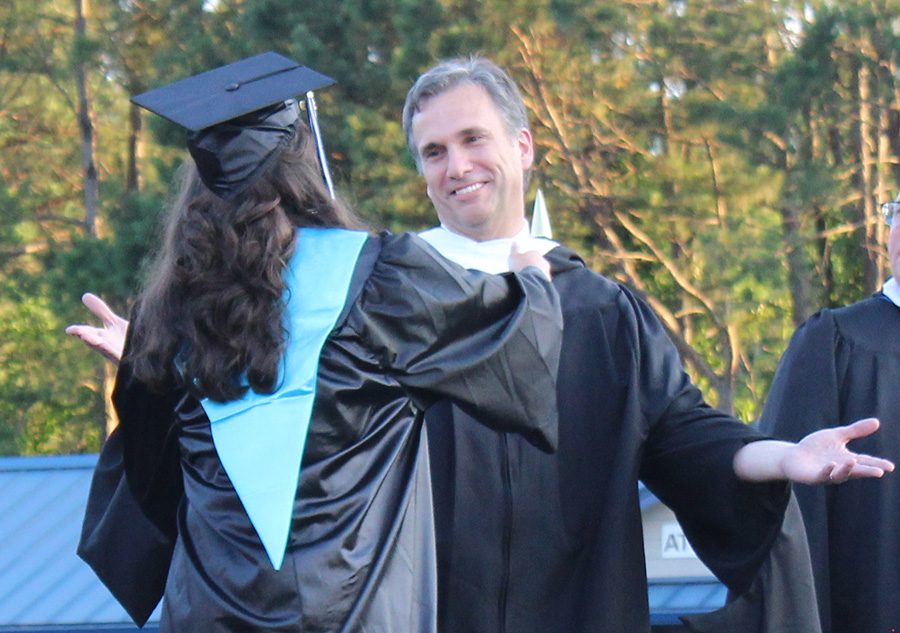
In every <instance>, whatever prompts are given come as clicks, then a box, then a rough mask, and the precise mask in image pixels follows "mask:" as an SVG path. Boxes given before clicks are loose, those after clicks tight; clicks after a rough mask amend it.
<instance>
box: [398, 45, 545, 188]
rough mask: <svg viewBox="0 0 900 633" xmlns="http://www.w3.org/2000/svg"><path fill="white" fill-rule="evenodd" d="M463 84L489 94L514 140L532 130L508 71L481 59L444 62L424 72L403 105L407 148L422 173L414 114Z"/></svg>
mask: <svg viewBox="0 0 900 633" xmlns="http://www.w3.org/2000/svg"><path fill="white" fill-rule="evenodd" d="M464 82H465V83H470V84H475V85H476V86H481V87H482V88H484V89H485V90H486V91H487V93H488V95H490V97H491V100H492V101H493V102H494V105H495V106H496V107H497V112H498V113H499V114H500V118H501V119H502V120H503V123H504V124H505V125H506V129H507V131H508V132H509V134H510V136H511V137H514V136H515V135H516V134H517V133H518V132H519V130H521V129H526V130H529V127H528V113H527V111H526V110H525V103H524V102H523V101H522V94H521V93H520V92H519V88H518V86H516V83H515V82H514V81H513V80H512V78H511V77H510V76H509V75H508V74H507V73H506V71H505V70H503V69H502V68H500V67H499V66H498V65H497V64H495V63H494V62H492V61H490V60H488V59H485V58H484V57H478V56H472V57H457V58H455V59H447V60H444V61H442V62H440V63H438V64H437V65H436V66H433V67H432V68H430V69H429V70H427V71H425V73H423V74H422V75H421V76H420V77H419V78H418V79H417V80H416V83H414V84H413V87H412V88H410V89H409V92H408V93H407V95H406V103H404V104H403V132H404V133H405V134H406V145H407V147H409V151H410V153H411V154H412V157H413V159H415V161H416V167H417V168H418V169H419V171H421V170H422V163H421V160H422V157H421V156H419V152H418V150H416V141H415V139H414V138H413V135H412V119H413V115H415V113H416V112H417V111H418V110H419V107H420V105H421V104H422V102H423V101H425V100H427V99H429V98H431V97H434V96H437V95H439V94H441V93H443V92H446V91H447V90H450V89H451V88H454V87H456V86H458V85H459V84H461V83H464Z"/></svg>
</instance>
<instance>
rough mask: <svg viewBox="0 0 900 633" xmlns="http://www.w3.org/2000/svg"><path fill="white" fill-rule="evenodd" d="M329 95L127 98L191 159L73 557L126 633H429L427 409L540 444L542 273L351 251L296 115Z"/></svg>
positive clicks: (351, 224)
mask: <svg viewBox="0 0 900 633" xmlns="http://www.w3.org/2000/svg"><path fill="white" fill-rule="evenodd" d="M329 83H331V81H330V79H329V78H327V77H325V76H323V75H320V74H319V73H316V72H315V71H312V70H310V69H308V68H304V67H303V66H300V65H299V64H297V63H295V62H293V61H292V60H289V59H287V58H284V57H282V56H280V55H277V54H274V53H266V54H263V55H259V56H256V57H253V58H249V59H246V60H243V61H240V62H237V63H235V64H230V65H228V66H224V67H222V68H218V69H214V70H212V71H208V72H206V73H203V74H201V75H197V76H195V77H191V78H188V79H185V80H182V81H180V82H176V83H175V84H172V85H170V86H166V87H164V88H160V89H157V90H154V91H151V92H149V93H145V94H143V95H140V96H138V97H135V98H134V101H135V102H136V103H138V104H139V105H141V106H143V107H145V108H148V109H150V110H152V111H154V112H156V113H158V114H160V115H162V116H164V117H166V118H168V119H170V120H173V121H175V122H177V123H179V124H181V125H183V126H184V127H186V128H187V129H188V130H189V135H188V148H189V150H190V153H191V157H192V160H191V161H188V162H187V163H186V165H185V173H184V183H183V186H182V191H181V194H180V196H179V198H178V199H177V201H176V202H175V203H174V205H173V208H172V209H171V212H170V216H169V219H168V225H167V233H166V238H165V242H164V244H163V247H162V249H161V252H160V255H159V257H158V261H157V262H156V268H155V271H154V272H153V274H152V275H151V277H150V279H149V282H148V284H147V286H146V288H145V289H144V291H143V292H142V294H141V295H140V298H139V299H138V301H137V303H136V308H135V311H134V313H133V314H132V317H131V321H130V325H129V326H128V334H127V340H126V343H125V351H124V354H123V356H122V360H121V363H120V365H119V370H118V374H117V377H116V385H115V391H114V394H113V402H114V405H115V408H116V411H117V413H118V415H119V418H120V425H119V428H118V429H117V430H116V431H115V432H114V433H113V434H112V435H111V437H110V438H109V440H108V441H107V443H106V444H105V446H104V448H103V452H102V454H101V456H100V460H99V462H98V465H97V470H96V473H95V477H94V481H93V484H92V490H91V495H90V499H89V502H88V508H87V511H86V516H85V523H84V527H83V532H82V539H81V542H80V545H79V554H80V555H81V556H82V557H83V558H84V559H85V560H86V561H87V562H88V563H89V564H90V565H91V566H92V567H93V569H94V570H95V571H96V573H97V574H98V576H99V577H100V578H101V579H102V580H103V581H104V583H105V584H106V585H107V586H108V587H109V588H110V590H111V591H112V592H113V594H114V595H115V596H116V597H117V599H119V601H120V602H121V603H122V604H123V606H124V607H125V608H126V609H127V610H128V612H129V613H130V614H131V616H132V617H133V618H134V620H135V621H136V622H137V623H138V624H143V622H145V621H146V619H147V617H148V616H149V615H150V613H151V612H152V610H153V609H154V607H155V606H156V604H157V603H158V601H159V599H160V596H161V595H163V594H164V597H165V599H164V601H163V608H162V620H161V624H160V630H162V631H284V632H288V631H292V632H293V631H297V632H299V631H303V632H304V633H313V632H322V633H324V632H331V633H334V632H338V631H345V632H348V633H349V632H353V631H360V632H362V631H367V632H374V631H410V632H416V633H428V632H429V631H433V630H434V629H435V622H436V614H435V608H436V581H435V552H434V525H433V508H432V497H431V486H430V477H429V464H428V459H427V437H426V434H425V429H424V427H423V421H422V414H421V412H422V411H423V410H424V409H425V408H426V407H427V406H428V405H429V404H430V403H432V402H433V401H435V400H437V399H439V398H450V399H451V400H452V401H454V402H455V403H457V404H458V405H459V406H460V407H462V408H464V409H466V410H468V411H470V412H471V413H472V414H473V415H476V414H477V416H478V419H479V420H480V421H482V422H483V423H485V424H489V425H492V426H493V427H494V428H496V429H498V430H503V431H510V432H516V433H520V434H522V435H523V437H526V438H527V439H528V441H529V442H531V443H533V444H534V445H535V446H536V447H538V448H539V449H541V450H547V451H550V450H553V449H554V447H555V445H556V425H557V414H556V404H555V400H556V399H555V382H554V381H555V373H556V368H557V366H558V362H559V347H560V336H561V315H560V310H559V305H558V297H557V296H556V294H555V292H554V291H553V289H552V286H551V285H550V281H549V276H548V273H547V270H549V269H548V268H546V262H545V261H544V260H543V258H541V257H540V256H539V255H538V254H536V253H533V252H516V253H513V254H512V255H511V259H510V261H511V264H512V268H513V270H514V271H516V272H512V273H508V274H505V275H496V276H495V275H488V274H483V273H478V272H471V271H465V270H463V269H462V268H461V267H459V266H457V265H456V264H453V263H451V262H449V261H447V260H445V259H443V258H442V257H441V256H440V255H438V254H437V252H436V251H434V250H433V249H432V248H431V247H430V246H429V245H427V244H426V243H425V242H423V241H421V240H420V239H419V238H417V237H416V236H413V235H392V234H388V233H383V234H380V235H370V234H368V233H367V232H365V231H361V230H357V228H358V226H359V223H358V222H357V221H355V220H354V218H353V217H352V214H350V213H349V212H348V211H347V210H346V209H345V208H344V207H343V206H342V205H341V204H340V203H339V202H336V201H334V200H333V199H332V195H331V193H330V191H329V184H330V183H329V182H323V181H322V172H325V173H327V164H326V163H325V162H324V161H322V162H321V163H320V162H317V161H316V150H317V149H318V150H319V151H318V153H319V155H320V157H321V158H324V152H322V151H321V144H320V143H315V142H314V141H313V132H315V131H316V129H317V126H316V125H315V123H314V117H312V121H311V123H312V125H311V126H310V127H307V126H306V125H305V124H304V123H303V122H302V120H301V118H300V108H299V106H298V103H297V102H296V101H295V100H294V97H295V96H297V95H301V94H303V93H306V92H308V91H311V90H313V89H316V88H320V87H323V86H325V85H327V84H329ZM309 114H310V115H312V114H314V111H313V110H310V112H309ZM310 128H312V132H311V130H310Z"/></svg>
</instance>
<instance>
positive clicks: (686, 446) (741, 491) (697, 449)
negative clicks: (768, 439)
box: [622, 292, 790, 593]
mask: <svg viewBox="0 0 900 633" xmlns="http://www.w3.org/2000/svg"><path fill="white" fill-rule="evenodd" d="M623 299H624V300H625V301H627V303H628V304H630V305H626V306H623V307H622V310H623V311H624V312H626V313H629V314H631V315H632V319H633V321H632V323H631V326H630V327H631V328H632V332H630V333H629V334H628V336H629V338H631V340H632V341H633V346H634V350H633V352H632V353H633V354H634V355H635V360H634V362H635V363H636V365H637V367H638V373H639V381H640V382H639V388H640V393H641V396H642V398H641V399H642V402H641V409H642V413H643V415H644V416H645V418H646V425H647V439H646V442H645V453H644V456H643V459H642V460H641V472H640V477H641V479H642V480H643V481H644V483H645V484H646V485H647V487H648V488H649V489H650V490H651V491H652V492H653V493H654V494H655V495H656V496H657V497H659V499H660V500H661V501H663V503H665V504H666V505H667V506H668V507H669V508H671V509H672V511H673V512H674V513H675V515H676V517H677V518H678V521H679V523H680V524H681V526H682V527H683V528H684V531H685V535H686V536H687V537H688V539H689V540H690V542H691V545H692V546H693V547H694V549H695V551H696V552H697V554H698V555H699V556H700V558H701V559H702V560H703V562H704V563H705V564H706V565H707V566H708V567H709V568H710V569H711V570H712V571H713V572H714V573H715V574H716V576H718V577H719V579H721V580H722V581H723V582H724V583H726V584H727V585H728V587H729V588H730V589H732V590H733V591H736V592H739V593H740V592H744V591H746V590H747V589H748V588H749V587H750V584H751V582H752V581H753V579H754V578H755V577H756V575H757V573H758V571H759V569H760V566H761V565H762V563H763V561H764V560H765V558H766V557H767V556H768V554H769V550H770V548H771V546H772V543H773V542H774V540H775V538H776V537H777V535H778V532H779V530H780V528H781V522H782V518H783V513H784V509H785V507H786V505H787V501H788V497H789V493H790V488H789V486H788V485H787V484H785V483H782V482H776V483H764V484H759V483H747V482H744V481H741V480H740V479H738V477H737V475H736V474H735V472H734V466H733V461H734V455H735V453H736V452H737V451H738V450H740V448H742V447H743V446H744V445H746V444H747V443H749V442H753V441H756V440H759V439H764V437H765V436H763V435H762V434H761V433H759V432H757V431H756V430H754V429H752V428H750V427H748V426H747V425H745V424H743V423H742V422H741V421H739V420H737V419H735V418H733V417H731V416H729V415H726V414H725V413H723V412H721V411H719V410H717V409H714V408H712V407H710V406H709V405H708V404H707V403H706V402H705V401H704V399H703V396H702V395H701V393H700V391H699V390H698V389H697V387H696V386H694V384H693V383H692V382H691V380H690V378H689V377H688V376H687V374H686V373H685V371H684V368H683V366H682V364H681V360H680V357H679V354H678V352H677V350H676V349H675V346H674V344H673V343H672V341H671V340H670V339H669V337H668V335H667V333H666V332H665V330H664V329H663V327H662V324H661V323H660V322H659V320H658V319H657V318H656V316H655V315H654V314H653V312H652V311H651V310H650V308H649V307H648V306H646V305H645V304H644V303H643V302H642V301H639V300H637V299H636V298H634V297H632V296H631V295H630V294H628V293H627V292H626V293H624V297H623Z"/></svg>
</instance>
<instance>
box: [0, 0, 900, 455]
mask: <svg viewBox="0 0 900 633" xmlns="http://www.w3.org/2000/svg"><path fill="white" fill-rule="evenodd" d="M87 6H88V8H89V11H90V12H89V13H88V15H87V16H86V17H87V29H86V32H85V34H84V36H83V37H79V38H76V37H75V34H74V29H73V22H74V9H73V5H72V3H71V2H70V1H68V0H7V1H6V2H4V3H2V4H0V51H2V55H0V152H2V155H3V157H4V158H3V160H2V161H0V214H2V217H3V218H4V222H3V223H0V288H2V290H3V294H2V295H0V341H2V343H0V349H2V350H3V351H2V356H3V358H2V361H3V362H2V367H0V453H6V452H11V453H35V452H52V451H83V450H94V449H96V447H97V443H98V442H99V441H100V438H101V436H102V433H103V432H102V430H101V429H102V420H103V411H104V401H103V395H102V392H103V389H102V377H101V375H100V373H99V371H100V369H99V367H100V365H99V361H98V359H96V358H94V357H93V356H92V355H91V354H90V353H88V352H87V351H86V350H84V349H83V348H81V347H80V346H79V345H78V344H77V343H76V342H74V341H70V340H67V339H66V338H65V337H64V336H63V335H62V334H61V330H62V327H63V326H64V325H65V324H66V323H68V322H71V321H73V320H82V319H84V318H86V316H87V315H86V314H85V311H84V310H83V308H82V307H81V306H80V303H79V297H80V295H81V294H82V293H83V292H84V291H87V290H91V291H94V292H98V293H100V294H102V295H103V296H104V297H106V298H107V299H108V300H109V301H110V302H111V303H112V304H113V306H114V307H115V308H116V309H118V310H120V311H125V310H127V308H128V305H129V302H130V299H131V298H132V297H133V296H134V293H135V292H136V290H137V289H138V288H139V286H140V284H141V279H142V275H143V274H144V273H143V271H144V268H145V265H146V261H147V255H148V253H149V252H150V251H152V249H153V247H154V245H155V244H157V243H158V240H159V235H158V231H159V229H158V227H159V219H160V215H161V213H162V212H163V210H164V208H165V204H166V197H167V195H168V193H169V190H170V187H171V183H172V182H173V173H174V169H175V166H176V165H177V164H178V162H179V160H180V157H181V156H183V154H184V152H183V142H184V132H183V130H181V129H179V128H178V127H177V126H174V125H172V124H170V123H167V122H165V121H163V120H162V119H160V118H159V117H146V116H145V117H143V126H138V127H135V125H134V122H133V120H132V118H131V115H132V111H131V109H130V107H129V104H128V100H127V97H128V96H130V95H133V94H136V93H138V92H142V91H144V90H146V89H148V88H151V87H155V86H158V85H160V84H162V83H165V82H167V81H170V80H172V79H176V78H180V77H184V76H187V75H189V74H192V73H194V72H198V71H201V70H203V69H206V68H209V67H212V66H216V65H219V64H222V63H226V62H230V61H233V60H235V59H238V58H240V57H243V56H246V55H249V54H253V53H258V52H262V51H264V50H276V51H279V52H282V53H285V54H288V55H291V56H294V57H295V58H297V59H299V60H301V61H302V62H304V63H306V64H308V65H310V66H312V67H315V68H318V69H321V70H323V71H324V72H326V73H328V74H330V75H332V76H334V77H335V78H336V79H337V80H338V84H337V85H336V86H334V87H332V88H330V89H328V90H324V91H320V93H319V94H318V95H317V99H318V103H319V114H320V119H321V123H322V128H323V130H324V132H325V135H326V147H327V150H328V152H329V157H330V162H331V164H332V168H333V171H334V173H335V176H336V179H337V182H338V186H339V190H340V193H341V195H342V196H344V197H345V198H346V199H348V200H349V201H350V202H351V203H352V204H353V205H354V207H355V208H357V209H358V211H359V213H360V214H361V215H362V216H363V217H364V218H365V219H367V220H369V221H370V222H371V224H372V225H373V226H374V227H388V228H391V229H393V230H403V229H420V228H424V227H426V226H429V225H431V224H432V223H433V222H434V218H433V210H432V209H431V206H430V204H429V202H428V200H427V198H426V197H425V196H424V190H423V185H422V182H421V179H420V178H419V177H418V176H417V175H416V173H415V168H414V166H413V164H412V162H411V160H410V158H409V156H408V153H407V151H406V148H405V144H404V139H403V137H402V132H401V129H400V121H399V118H400V109H401V107H402V103H403V99H404V97H405V94H406V90H407V89H408V87H409V86H410V85H411V83H412V81H413V80H414V79H415V77H416V76H417V75H418V73H419V72H421V71H422V70H424V69H425V68H427V67H429V66H431V65H432V64H433V63H434V62H435V61H436V60H437V59H438V58H442V57H447V56H457V55H466V54H470V53H475V52H480V53H482V54H484V55H486V56H488V57H491V58H493V59H495V60H496V61H497V62H498V63H500V64H501V65H503V66H505V67H507V68H508V69H509V70H510V71H511V73H512V74H513V76H514V78H515V79H516V80H517V82H518V83H519V84H520V86H521V87H522V90H523V94H524V96H525V99H526V102H527V105H528V107H529V110H530V113H531V120H532V123H533V133H534V138H535V140H536V144H537V163H536V165H535V169H534V173H533V177H532V183H531V187H530V192H529V198H530V197H531V196H533V195H534V191H535V190H536V188H537V187H541V188H542V190H543V191H544V194H545V196H546V199H547V203H548V206H549V208H550V212H551V216H552V219H553V225H554V230H555V233H556V236H557V237H558V238H559V239H560V240H561V241H563V242H565V243H567V244H569V245H571V246H573V247H575V248H577V249H578V250H579V251H580V252H581V253H582V254H583V255H584V256H585V258H586V259H587V260H588V262H589V263H590V264H591V265H592V266H593V267H594V268H596V269H598V270H600V271H602V272H604V273H606V274H608V275H609V276H611V277H614V278H615V279H617V280H619V281H622V282H624V283H627V284H629V285H630V286H632V287H633V288H635V289H636V290H637V291H638V292H639V293H641V294H643V295H644V296H645V297H647V298H648V300H650V301H651V302H652V303H653V304H654V306H655V307H656V308H657V310H659V311H660V313H661V315H662V316H663V320H664V322H665V323H666V326H667V327H668V328H669V330H670V332H671V333H672V336H673V337H674V338H675V339H676V340H678V341H680V342H682V343H684V344H685V345H687V346H690V349H691V350H693V351H694V352H695V353H696V354H695V355H694V356H693V357H691V358H689V359H688V363H687V364H688V368H689V370H690V371H691V372H692V373H693V375H694V376H695V378H696V380H697V381H698V383H700V384H701V385H702V386H704V387H705V388H706V389H707V395H708V396H709V397H710V399H711V400H713V401H717V400H718V399H719V398H722V399H723V400H724V401H725V404H726V405H727V406H731V407H733V409H734V410H735V411H736V412H737V413H738V414H739V415H741V416H742V417H743V418H745V419H748V420H749V419H752V418H753V417H755V415H756V413H757V411H758V410H759V407H760V404H761V402H762V401H763V399H764V397H765V392H766V389H767V387H768V384H769V381H770V380H771V376H772V373H773V372H774V368H775V364H776V362H777V359H778V356H779V354H780V352H781V350H782V349H783V347H784V345H785V343H786V341H787V338H788V337H789V335H790V334H791V332H792V331H793V328H794V326H795V323H794V319H795V318H796V315H797V314H804V313H807V314H808V313H809V311H811V310H812V309H815V308H816V307H818V306H819V305H822V304H832V305H835V304H841V303H847V302H850V301H853V300H856V299H858V298H860V297H862V296H864V295H865V294H866V292H868V291H869V290H871V288H870V287H868V286H867V284H870V283H871V279H870V277H871V275H870V277H869V278H868V280H867V277H866V274H865V272H864V270H865V269H866V266H869V267H870V268H871V265H872V262H873V254H872V252H873V249H872V248H869V247H867V246H866V245H865V243H864V239H863V238H864V237H865V235H866V231H867V230H868V231H869V233H870V234H872V231H871V227H872V226H874V225H873V224H872V222H873V221H875V220H873V218H871V217H866V216H865V213H869V212H870V211H871V208H873V204H871V203H872V202H873V201H871V200H870V201H869V202H870V204H869V205H868V206H867V205H866V204H864V203H865V202H866V200H865V196H866V195H868V196H870V197H872V196H876V195H884V192H885V191H889V192H890V193H891V194H892V195H896V190H897V189H900V169H898V168H897V166H896V162H897V159H896V156H897V154H898V153H900V141H898V140H897V139H898V138H900V134H898V129H900V128H898V126H900V112H898V110H897V104H896V96H895V95H896V90H897V85H896V72H897V71H896V68H897V66H896V64H897V58H898V53H900V34H898V33H897V30H896V15H897V10H898V8H900V7H898V6H897V2H896V0H878V1H876V2H863V0H848V1H846V2H840V3H837V2H830V1H821V2H814V3H800V2H771V1H770V0H754V1H753V2H746V1H741V0H727V1H722V2H714V3H709V2H707V3H701V2H685V1H684V0H653V1H651V2H611V1H607V0H600V1H597V0H593V1H590V2H589V1H585V0H539V1H537V2H535V1H533V0H482V1H475V0H440V1H439V2H432V3H423V2H418V1H415V0H375V1H374V2H372V1H363V0H348V1H346V2H339V3H334V2H324V1H323V0H310V1H309V2H294V1H292V0H218V1H217V2H207V1H204V0H189V1H183V0H154V2H133V1H130V0H93V1H92V2H90V3H88V5H87ZM78 67H81V68H83V69H84V71H85V73H86V76H87V89H88V90H87V92H88V97H89V100H90V105H91V111H92V115H93V126H94V132H95V135H96V136H95V140H96V147H95V161H96V163H97V166H98V169H99V179H100V211H99V217H98V218H97V221H96V233H94V234H88V233H86V231H85V227H86V222H85V220H86V218H85V210H84V203H83V199H82V198H83V194H82V191H83V183H82V166H81V151H82V148H81V145H80V136H79V129H78V125H77V119H76V112H77V96H76V95H77V91H76V87H75V77H74V71H75V69H76V68H78ZM863 71H867V72H868V73H869V75H868V76H869V79H868V83H867V84H866V85H864V86H863V88H867V89H868V90H869V97H868V101H867V103H868V105H869V106H870V107H871V109H872V113H871V117H872V121H873V122H872V123H869V125H871V126H872V130H869V132H870V137H869V138H870V139H874V140H872V141H871V143H872V144H873V147H874V146H875V145H877V143H878V142H881V143H882V144H883V145H882V147H881V148H880V149H878V148H877V147H876V150H877V151H876V152H875V154H874V158H869V159H868V160H869V165H870V166H869V170H870V171H869V172H867V173H865V174H864V171H863V168H862V166H861V161H862V159H861V153H860V152H861V148H862V147H863V143H862V142H861V138H863V136H861V132H860V129H861V128H860V125H861V124H860V123H859V122H860V121H861V117H862V113H861V107H862V105H861V104H862V100H861V98H860V97H859V90H858V88H859V81H860V79H859V78H860V77H861V76H862V77H865V74H864V72H863ZM885 122H886V123H885ZM878 139H885V140H882V141H879V140H878ZM132 141H136V142H137V145H136V147H137V148H138V151H137V154H132V153H131V151H130V149H129V147H130V145H129V144H130V143H131V142H132ZM135 156H136V158H135ZM131 167H136V168H137V169H136V170H134V172H130V171H129V169H130V168H131ZM863 175H866V176H867V177H868V180H869V181H870V185H869V186H870V187H872V188H873V190H872V191H870V192H869V193H865V192H864V187H863V184H864V183H863ZM129 177H130V178H131V179H130V180H129ZM866 209H869V211H867V210H866ZM789 217H795V218H796V221H797V224H796V226H795V227H793V231H789V230H788V228H787V227H788V225H787V223H786V218H789ZM875 234H877V233H875ZM876 250H877V249H876ZM875 263H876V264H878V265H880V266H882V268H883V259H882V260H877V257H876V258H875ZM798 283H799V285H800V286H802V284H803V283H806V284H807V285H808V286H809V287H810V288H811V296H810V297H807V298H806V299H803V297H802V296H801V294H802V293H799V291H798V289H797V287H795V286H797V284H798ZM804 301H805V302H806V303H804Z"/></svg>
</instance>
